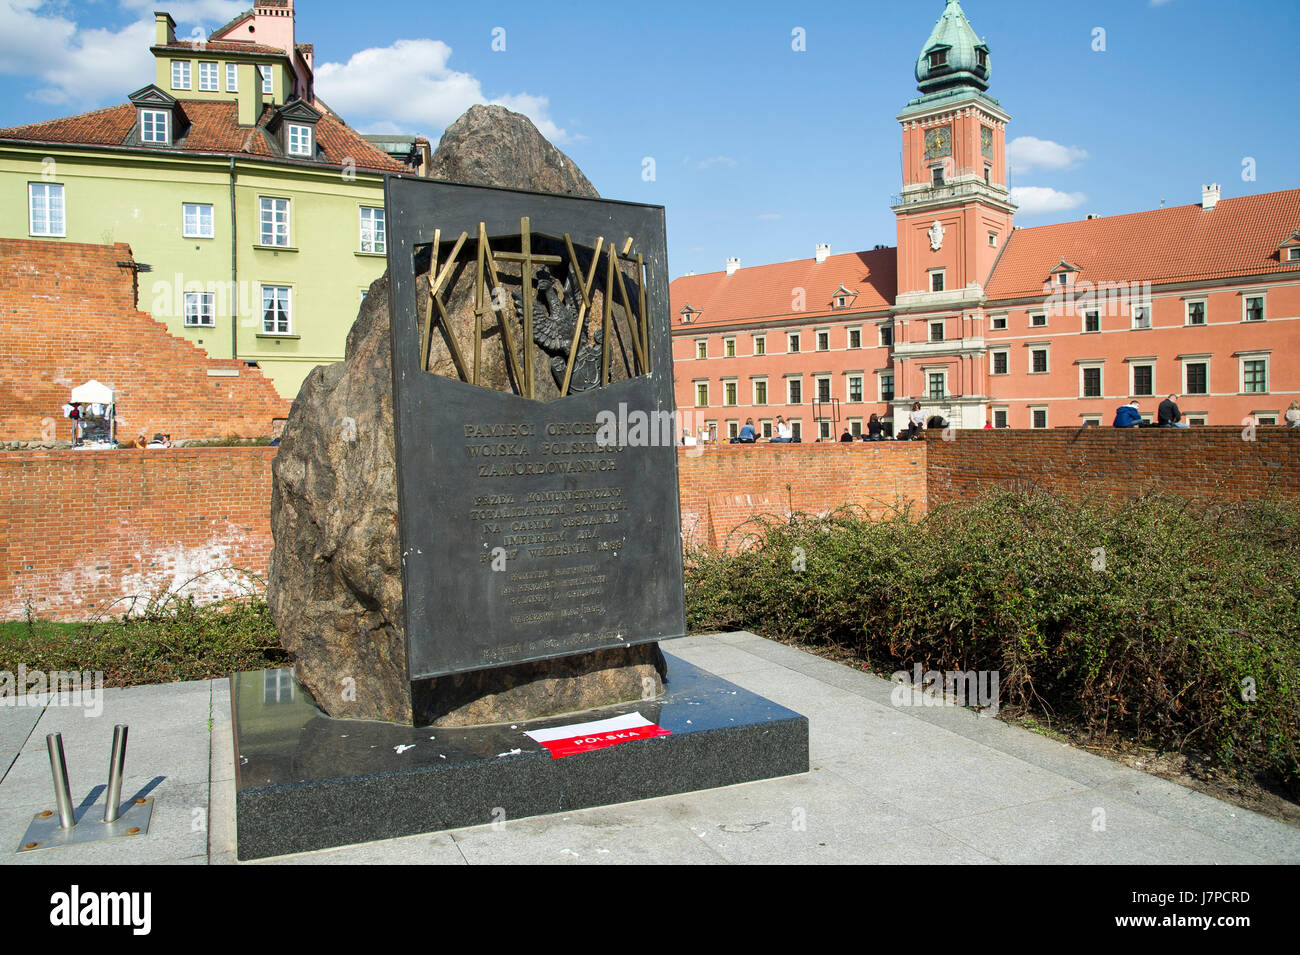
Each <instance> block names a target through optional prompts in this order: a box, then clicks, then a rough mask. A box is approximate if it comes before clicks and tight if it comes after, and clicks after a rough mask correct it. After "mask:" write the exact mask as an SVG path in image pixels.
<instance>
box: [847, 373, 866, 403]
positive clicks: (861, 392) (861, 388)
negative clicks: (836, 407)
mask: <svg viewBox="0 0 1300 955" xmlns="http://www.w3.org/2000/svg"><path fill="white" fill-rule="evenodd" d="M848 379H849V380H848V382H847V384H846V385H845V386H844V400H845V401H846V402H849V403H850V404H862V403H863V402H864V401H866V400H867V389H866V383H865V382H864V381H863V380H862V379H863V376H862V375H849V376H848ZM854 384H856V385H857V386H858V396H857V397H856V398H854V397H853V386H854Z"/></svg>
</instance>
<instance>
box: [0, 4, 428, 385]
mask: <svg viewBox="0 0 1300 955" xmlns="http://www.w3.org/2000/svg"><path fill="white" fill-rule="evenodd" d="M151 51H152V53H153V54H154V60H155V65H156V70H155V75H154V77H153V81H152V82H151V83H150V84H149V85H147V86H144V87H142V88H141V89H139V90H137V91H136V92H134V93H132V94H130V96H129V97H128V100H127V102H125V103H123V104H121V105H118V106H110V107H108V108H106V109H100V110H95V111H93V112H90V113H83V114H81V115H78V116H71V117H67V118H63V119H55V120H50V121H48V122H42V123H34V124H31V125H28V126H20V127H15V128H11V129H2V130H0V236H2V237H8V238H39V239H43V240H48V241H50V242H61V241H66V242H94V243H113V242H126V243H128V244H129V245H130V246H131V250H132V252H133V254H134V256H135V259H136V262H137V263H139V266H138V268H139V272H138V275H137V282H138V297H139V307H140V308H141V309H142V310H145V311H148V312H150V313H151V314H152V315H153V316H154V318H156V319H157V320H159V321H161V322H164V323H166V325H167V327H168V329H169V330H170V331H171V332H172V333H173V334H175V335H177V336H178V337H181V338H184V339H186V340H188V341H191V342H193V343H194V344H196V345H199V346H201V347H202V348H203V349H204V350H206V351H207V352H208V353H209V354H210V355H212V356H213V357H216V358H238V359H241V360H243V361H245V362H248V363H250V364H253V363H255V364H256V366H257V367H259V368H261V370H262V371H263V373H264V374H266V375H267V376H268V377H270V378H271V379H272V380H273V381H274V382H275V385H276V388H277V389H278V390H279V391H280V393H281V394H282V395H284V396H286V397H293V396H294V395H296V394H297V391H298V387H299V385H300V384H301V382H302V380H303V378H305V377H306V375H307V374H308V372H310V371H311V369H312V368H313V367H314V366H315V365H318V364H322V363H326V362H331V361H337V360H339V359H341V358H342V355H343V346H344V341H345V338H346V336H347V332H348V329H349V328H350V327H351V324H352V321H353V319H354V318H355V317H356V313H357V306H358V304H359V302H360V300H361V298H362V297H363V296H364V294H365V291H366V289H367V288H368V287H369V285H370V283H371V282H372V281H373V280H374V279H376V278H377V277H378V276H379V275H381V274H382V273H383V271H384V266H385V251H386V250H385V248H384V241H385V239H384V236H385V229H384V209H383V176H384V174H385V173H394V172H398V173H400V172H408V173H409V172H410V169H409V167H407V166H406V165H404V164H403V163H401V162H400V161H398V160H397V159H396V158H393V157H391V156H390V155H388V154H387V153H385V152H384V151H383V150H382V149H379V148H377V147H375V146H374V145H372V144H371V143H369V142H367V141H366V140H365V139H364V138H363V137H362V136H360V135H359V134H358V133H356V132H355V131H354V130H352V129H351V128H350V127H348V125H347V124H346V123H345V122H343V120H342V119H341V118H339V117H338V116H337V115H335V114H334V113H333V112H332V111H331V110H330V109H329V107H328V106H326V105H325V104H324V103H322V102H320V101H319V100H318V99H316V97H315V91H314V88H313V83H312V57H313V50H312V48H311V46H310V45H308V44H298V43H295V42H294V38H293V4H292V0H260V2H259V3H258V5H257V6H256V7H255V8H254V9H252V10H250V11H247V12H246V13H244V14H241V15H240V16H239V17H236V18H235V19H234V20H232V21H231V22H230V23H228V24H226V25H225V26H223V27H221V28H220V29H219V30H217V31H215V32H213V33H212V34H211V35H209V36H208V37H207V38H206V39H202V38H198V39H193V40H177V38H176V35H175V24H174V22H173V21H172V19H171V17H170V16H168V15H167V14H165V13H159V14H157V15H156V35H155V41H154V45H153V46H152V47H151ZM142 79H143V78H142ZM52 320H57V316H52ZM69 331H70V333H72V334H92V335H93V334H94V333H95V330H94V328H85V329H70V330H69Z"/></svg>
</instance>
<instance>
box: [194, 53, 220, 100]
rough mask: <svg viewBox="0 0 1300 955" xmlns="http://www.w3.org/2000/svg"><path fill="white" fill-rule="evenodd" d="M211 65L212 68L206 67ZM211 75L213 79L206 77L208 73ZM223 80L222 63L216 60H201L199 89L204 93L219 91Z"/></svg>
mask: <svg viewBox="0 0 1300 955" xmlns="http://www.w3.org/2000/svg"><path fill="white" fill-rule="evenodd" d="M205 67H211V69H210V70H209V69H205ZM209 74H210V75H211V77H212V78H211V79H210V80H209V79H205V76H206V75H209ZM220 82H221V64H220V63H217V62H215V61H214V60H199V90H200V91H201V92H204V93H217V92H219V91H220V86H219V85H218V84H219V83H220Z"/></svg>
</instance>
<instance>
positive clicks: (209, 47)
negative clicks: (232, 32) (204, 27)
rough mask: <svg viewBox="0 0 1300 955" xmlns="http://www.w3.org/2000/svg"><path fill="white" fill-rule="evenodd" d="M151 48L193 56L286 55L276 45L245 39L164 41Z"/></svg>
mask: <svg viewBox="0 0 1300 955" xmlns="http://www.w3.org/2000/svg"><path fill="white" fill-rule="evenodd" d="M150 49H151V50H177V51H180V52H183V53H193V54H194V55H195V56H202V55H203V54H204V53H205V52H206V53H211V52H213V51H216V52H218V53H269V54H273V55H275V56H288V54H287V53H285V52H284V50H282V49H280V48H279V47H278V46H267V45H266V44H264V43H249V42H247V41H245V40H204V41H203V43H202V44H201V45H198V44H195V43H191V42H190V41H189V40H178V41H177V42H175V43H164V44H162V45H160V46H158V45H156V46H152V47H150Z"/></svg>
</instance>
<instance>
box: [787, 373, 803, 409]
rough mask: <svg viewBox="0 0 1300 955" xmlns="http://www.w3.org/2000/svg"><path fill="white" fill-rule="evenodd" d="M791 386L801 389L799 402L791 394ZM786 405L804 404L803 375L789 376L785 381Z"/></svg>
mask: <svg viewBox="0 0 1300 955" xmlns="http://www.w3.org/2000/svg"><path fill="white" fill-rule="evenodd" d="M791 384H797V385H798V387H799V400H798V401H795V399H794V395H793V394H791V392H790V386H791ZM785 403H786V404H788V405H801V404H803V375H789V376H787V377H786V379H785Z"/></svg>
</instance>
